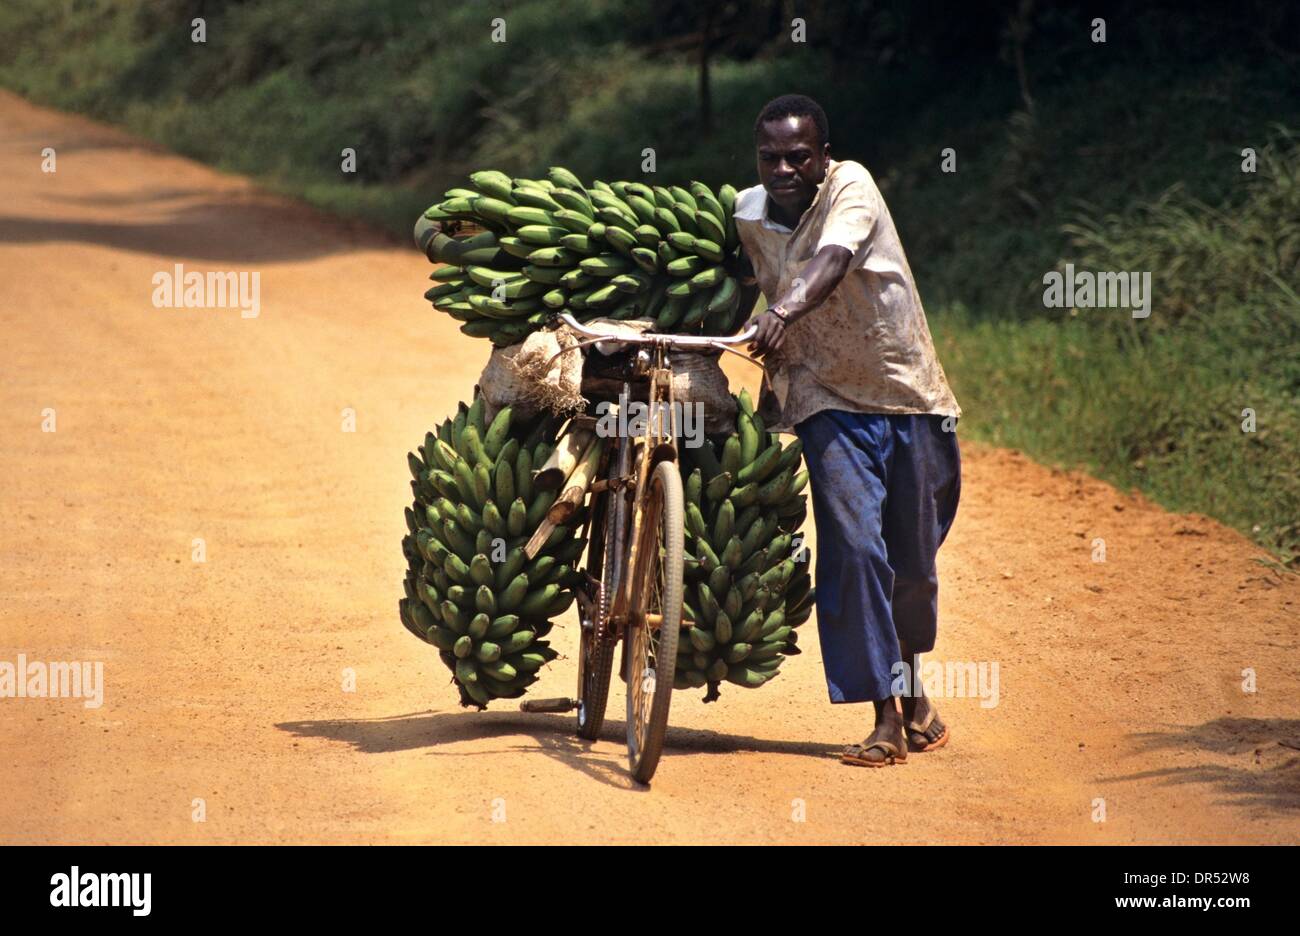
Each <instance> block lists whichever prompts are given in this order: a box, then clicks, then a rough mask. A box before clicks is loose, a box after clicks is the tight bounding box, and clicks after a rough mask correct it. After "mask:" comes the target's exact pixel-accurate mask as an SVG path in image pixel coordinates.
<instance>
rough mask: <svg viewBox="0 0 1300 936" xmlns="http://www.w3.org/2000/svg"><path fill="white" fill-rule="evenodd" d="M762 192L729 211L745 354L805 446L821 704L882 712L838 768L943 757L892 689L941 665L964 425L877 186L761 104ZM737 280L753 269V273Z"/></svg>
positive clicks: (822, 123)
mask: <svg viewBox="0 0 1300 936" xmlns="http://www.w3.org/2000/svg"><path fill="white" fill-rule="evenodd" d="M754 138H755V142H756V144H757V152H758V174H759V179H760V181H761V184H760V185H756V186H753V187H752V188H748V189H745V190H744V191H742V192H740V193H739V194H738V195H737V197H736V226H737V229H738V232H739V235H740V241H741V244H742V246H743V248H744V253H743V259H742V263H741V266H742V271H741V272H742V281H743V282H745V284H746V291H745V293H744V295H743V300H744V302H745V303H746V305H745V306H744V307H745V308H752V305H753V302H754V300H755V299H756V298H757V295H758V291H759V289H761V290H762V292H763V294H764V295H765V296H767V297H768V299H769V301H770V304H769V306H768V308H767V310H766V311H764V312H763V313H762V314H760V315H759V316H757V317H756V318H755V319H754V320H753V321H754V323H755V324H756V325H757V328H758V331H757V334H756V336H755V338H754V341H753V343H752V344H751V345H750V349H751V350H752V351H755V352H756V353H758V354H760V355H762V356H763V360H764V364H765V366H766V367H767V368H768V370H769V373H770V375H771V377H772V381H771V383H772V390H771V391H768V389H767V388H766V387H765V388H764V392H763V394H762V396H761V397H760V412H761V413H762V414H763V416H764V419H765V420H766V422H767V425H768V426H769V428H772V429H779V430H784V431H792V432H794V433H795V434H796V435H798V437H799V438H800V440H802V442H803V446H804V448H803V454H804V458H805V460H806V461H807V463H808V471H809V476H810V482H811V488H812V498H813V516H814V521H815V525H816V530H817V558H816V584H817V628H818V634H819V635H820V638H821V646H822V655H823V660H824V666H825V670H826V682H827V687H828V689H829V692H830V699H831V702H832V703H845V702H866V701H871V702H873V703H874V705H875V727H874V728H873V730H872V732H871V734H870V735H868V736H867V738H866V739H864V740H863V741H862V743H861V744H854V745H850V746H849V747H848V748H846V749H845V750H844V753H843V755H842V756H841V759H842V760H843V761H844V762H845V763H849V764H855V765H860V766H867V767H882V766H886V765H889V764H894V763H901V762H902V761H904V760H906V758H907V752H908V750H909V749H910V750H911V751H913V752H919V751H928V750H933V749H935V748H938V747H942V746H943V745H944V744H946V743H947V741H948V738H949V732H948V728H947V727H946V726H945V725H944V723H943V721H942V720H941V719H940V718H939V717H938V712H937V710H936V708H935V705H934V703H933V702H932V701H931V700H930V699H928V698H926V697H925V696H924V695H921V694H920V685H919V679H918V678H916V676H915V674H914V673H912V674H911V676H912V678H910V679H908V680H907V683H908V688H909V690H910V691H908V692H905V693H904V694H903V695H902V698H901V711H900V707H899V704H898V701H897V700H896V692H895V687H896V683H897V682H898V680H897V676H898V674H899V673H900V672H902V673H909V672H910V670H900V669H898V668H896V665H897V664H898V663H900V662H903V663H905V664H906V666H907V667H913V666H914V665H915V664H916V663H918V662H919V654H921V653H923V652H926V651H929V650H932V649H933V648H934V641H935V633H936V617H937V610H938V579H937V577H936V573H935V554H936V552H937V551H938V549H939V545H940V544H941V543H942V542H943V540H944V537H945V536H946V535H947V533H948V529H949V527H950V526H951V525H952V520H953V516H954V515H955V513H956V510H957V500H958V497H959V495H960V490H961V460H960V455H959V453H958V449H957V436H956V433H955V431H954V430H955V429H956V422H957V417H958V416H960V415H961V410H960V408H959V407H958V406H957V401H956V400H955V399H954V398H953V395H952V391H951V390H950V389H949V388H948V382H947V380H946V378H945V377H944V373H943V368H942V367H940V365H939V361H938V358H937V356H936V355H935V351H934V345H933V343H932V341H931V338H930V330H929V326H928V325H927V323H926V319H925V312H924V311H923V310H922V308H921V300H920V297H919V296H918V294H917V290H916V285H915V283H914V282H913V279H912V271H911V269H910V268H909V267H908V264H907V258H906V257H905V256H904V254H903V248H902V245H901V244H900V243H899V239H898V233H897V232H896V231H895V229H894V222H893V219H892V218H891V217H890V214H889V209H888V208H886V207H885V203H884V200H883V199H882V198H881V195H880V192H879V190H878V189H877V188H876V184H875V182H874V181H873V180H872V178H871V174H870V173H869V172H867V170H866V169H865V168H864V167H863V166H862V165H860V164H859V163H856V162H852V161H836V160H833V159H831V148H830V140H829V130H828V126H827V122H826V115H825V114H824V113H823V111H822V109H821V107H819V106H818V105H817V103H816V102H814V101H813V100H811V99H810V98H807V97H804V96H803V95H786V96H783V97H779V98H776V99H775V100H773V101H771V102H769V103H768V104H767V105H766V106H765V107H764V108H763V110H762V112H761V113H760V114H759V116H758V120H757V121H756V122H755V126H754ZM746 267H747V269H746Z"/></svg>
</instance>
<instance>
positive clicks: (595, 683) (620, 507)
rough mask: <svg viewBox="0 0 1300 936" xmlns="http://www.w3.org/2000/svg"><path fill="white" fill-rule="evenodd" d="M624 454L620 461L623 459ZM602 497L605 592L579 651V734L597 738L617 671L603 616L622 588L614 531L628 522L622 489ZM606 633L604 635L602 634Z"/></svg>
mask: <svg viewBox="0 0 1300 936" xmlns="http://www.w3.org/2000/svg"><path fill="white" fill-rule="evenodd" d="M621 460H622V459H621V457H620V461H621ZM601 498H602V510H601V514H602V517H601V519H602V523H601V531H600V533H599V534H598V536H599V537H600V543H599V548H598V550H593V552H592V555H593V556H595V555H599V560H598V561H599V566H598V567H597V568H596V570H595V571H594V572H593V573H592V574H593V575H594V576H595V577H596V578H597V579H599V580H600V583H601V585H600V587H601V593H600V594H599V595H598V596H597V602H596V614H597V620H596V621H594V622H593V624H594V627H593V630H592V632H591V633H588V632H587V631H586V630H584V631H583V632H582V635H581V639H580V642H579V643H580V646H579V648H578V653H579V655H580V659H579V676H578V712H577V714H578V737H580V738H585V739H586V740H588V741H595V740H596V739H597V738H599V737H600V730H601V728H603V727H604V725H605V709H606V708H607V707H608V705H609V682H610V677H611V676H612V675H613V670H614V644H615V641H614V638H613V637H612V636H611V635H610V634H609V631H608V627H607V626H606V624H605V622H604V621H602V620H600V617H601V616H604V617H605V618H608V615H609V608H610V604H611V603H612V602H613V600H614V595H615V594H616V592H617V590H618V579H619V578H620V573H621V569H622V559H621V557H620V556H617V555H615V551H614V544H615V542H616V539H617V538H616V537H615V536H614V532H615V530H616V529H617V524H618V523H620V522H625V521H624V519H623V518H624V517H625V516H626V512H627V511H626V506H625V504H626V499H625V498H624V497H623V496H622V495H621V493H619V492H606V493H605V494H603V495H601ZM602 634H603V636H602Z"/></svg>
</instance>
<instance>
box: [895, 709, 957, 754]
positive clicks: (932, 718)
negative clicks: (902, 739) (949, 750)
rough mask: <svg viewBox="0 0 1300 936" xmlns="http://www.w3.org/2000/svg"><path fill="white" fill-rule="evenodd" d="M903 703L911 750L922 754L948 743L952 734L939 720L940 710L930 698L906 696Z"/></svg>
mask: <svg viewBox="0 0 1300 936" xmlns="http://www.w3.org/2000/svg"><path fill="white" fill-rule="evenodd" d="M902 702H903V719H904V720H905V721H906V722H907V726H906V727H907V746H908V749H909V750H911V751H913V752H915V753H917V754H920V753H924V752H925V751H933V750H935V749H936V748H941V747H943V746H944V745H945V744H947V743H948V739H949V737H950V736H951V732H949V730H948V726H947V725H945V724H944V723H943V721H942V720H941V719H940V718H939V710H938V709H937V708H935V705H934V703H933V702H931V701H930V699H929V697H928V696H913V697H908V696H904V697H903V700H902Z"/></svg>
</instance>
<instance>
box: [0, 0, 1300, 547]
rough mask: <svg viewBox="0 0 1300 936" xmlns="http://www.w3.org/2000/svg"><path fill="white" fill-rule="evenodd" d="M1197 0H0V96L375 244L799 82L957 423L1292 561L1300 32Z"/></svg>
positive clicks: (733, 171)
mask: <svg viewBox="0 0 1300 936" xmlns="http://www.w3.org/2000/svg"><path fill="white" fill-rule="evenodd" d="M1221 6H1223V5H1215V4H1208V3H1204V4H1202V3H1173V2H1172V0H1170V2H1167V3H1160V2H1156V3H1151V4H1145V5H1143V9H1142V10H1140V11H1137V10H1130V9H1129V8H1128V7H1129V5H1124V4H1116V3H1106V2H1098V3H1092V4H1088V5H1083V4H1074V3H1069V2H1067V3H1064V4H1053V5H1051V6H1050V8H1043V9H1039V10H1038V11H1037V12H1036V13H1033V12H1031V13H1029V14H1022V13H1021V12H1019V11H1023V10H1030V11H1032V10H1033V9H1034V7H1033V5H1032V4H1031V5H1024V4H1021V5H1019V6H1018V5H1017V4H1005V5H999V6H998V7H996V8H995V9H994V10H993V11H991V12H990V11H989V10H987V9H985V8H984V7H983V6H982V5H970V6H953V5H950V4H942V3H931V2H925V0H920V2H917V3H911V4H898V3H890V2H876V3H867V4H844V5H834V4H831V5H822V6H819V7H816V8H815V9H814V8H810V10H809V11H807V12H799V13H798V15H804V16H807V17H808V22H807V29H808V42H807V43H806V44H800V43H792V42H790V41H789V25H788V22H783V17H784V16H785V15H786V12H785V8H784V6H783V5H782V4H779V3H778V4H770V3H767V4H757V3H749V2H732V3H728V4H725V5H720V6H719V5H712V4H703V5H696V4H687V3H676V2H659V3H650V2H649V0H627V2H580V0H532V2H516V3H503V4H502V5H501V9H500V10H499V11H493V10H489V9H488V8H484V7H482V6H480V5H476V4H454V3H442V2H419V0H324V2H321V3H315V4H294V3H291V2H289V0H263V2H259V3H222V2H216V3H214V2H205V3H198V2H196V0H188V2H187V0H119V2H116V3H110V2H108V0H65V2H59V3H50V2H43V0H10V2H9V3H7V4H5V5H4V6H3V7H0V84H3V85H4V86H6V87H9V88H12V89H14V90H16V91H18V92H19V93H22V94H24V95H26V96H28V97H29V98H31V99H33V100H36V101H39V102H42V103H47V104H50V105H53V106H57V107H62V108H66V109H71V110H76V111H80V112H84V113H88V114H91V115H94V116H97V117H100V118H103V119H107V120H111V121H114V122H117V123H120V124H122V125H124V126H126V127H128V128H129V129H131V130H133V131H134V132H136V133H139V134H141V135H144V136H146V137H149V138H151V139H154V140H157V141H159V142H161V143H163V144H165V145H167V146H169V147H172V148H174V149H176V150H178V151H180V152H183V153H185V154H187V155H190V156H193V157H195V158H198V159H202V160H204V161H206V162H209V163H212V164H214V165H217V166H220V167H221V168H223V169H228V170H231V171H236V172H241V173H248V174H251V175H253V176H255V177H256V178H258V179H259V180H261V181H262V182H263V183H264V184H266V185H268V186H270V187H272V188H274V189H276V190H279V191H283V192H287V193H290V194H295V195H298V196H301V197H303V198H306V199H307V200H309V201H311V202H312V203H314V204H316V205H318V206H321V207H323V208H326V209H328V210H331V211H335V212H338V213H341V214H346V215H349V216H354V217H361V218H364V219H368V220H370V221H373V222H375V223H378V224H380V225H382V226H383V227H385V228H386V229H388V230H390V231H392V232H394V234H395V235H397V236H399V237H401V238H403V239H405V238H407V237H408V236H409V233H408V232H409V230H410V226H411V222H412V220H413V218H414V216H415V215H416V214H417V213H418V211H419V210H421V209H423V208H424V207H426V206H427V205H428V204H429V203H430V202H432V201H434V200H435V199H437V197H438V196H439V195H440V193H441V192H442V191H443V190H445V189H446V188H449V187H451V186H453V185H456V184H458V183H459V182H460V181H461V180H463V178H464V177H465V175H466V174H467V173H468V172H469V171H471V170H473V169H479V168H489V167H490V168H498V169H502V170H504V171H506V172H507V173H510V174H511V175H524V176H529V177H538V176H541V175H543V174H544V172H545V169H546V167H547V166H550V165H557V164H558V165H564V166H568V167H571V168H572V169H574V170H575V171H577V172H579V173H580V174H582V175H584V176H589V177H602V178H618V179H634V178H637V177H638V176H639V174H640V171H641V162H642V159H643V155H642V154H643V150H644V149H645V148H646V147H653V149H654V151H655V158H656V162H657V172H658V178H671V179H673V180H679V181H684V180H689V179H699V180H701V181H703V182H705V183H706V184H708V185H710V186H713V187H717V186H718V185H720V184H721V183H723V182H731V183H733V184H735V185H737V186H744V185H749V184H752V183H753V182H754V181H755V170H754V165H753V159H752V156H751V154H750V148H749V144H750V139H751V137H750V132H751V127H752V122H753V118H754V115H755V114H756V112H757V110H758V108H759V107H760V106H761V105H762V103H763V102H764V101H766V100H767V99H768V98H770V97H773V96H775V95H777V94H779V93H782V92H785V91H804V92H806V93H809V94H812V95H813V96H814V97H816V98H817V99H818V100H819V101H820V102H821V103H822V104H823V105H824V106H825V108H826V110H827V112H828V114H829V117H830V121H831V128H832V143H833V146H834V149H835V152H836V155H837V156H840V157H843V158H853V159H858V160H860V161H861V162H863V163H864V164H866V165H867V166H869V167H870V168H871V170H872V171H873V173H874V174H875V175H876V177H877V179H878V180H879V181H880V184H881V187H882V189H883V190H884V192H885V195H886V197H887V199H888V200H889V203H890V207H891V211H892V213H893V215H894V218H895V221H896V222H897V224H898V226H899V228H900V231H901V233H902V236H903V240H904V243H905V244H906V245H907V248H908V253H909V256H910V258H911V261H912V265H913V269H914V270H915V271H916V274H917V277H918V280H919V282H920V286H921V290H922V295H923V296H924V297H925V299H926V302H927V308H928V310H929V314H930V317H931V321H932V326H933V328H934V331H935V334H936V340H937V341H938V343H939V345H940V352H941V355H942V358H943V361H944V364H945V368H946V369H947V371H948V372H949V375H950V377H951V379H952V381H953V384H954V388H955V390H956V392H957V394H958V398H959V399H960V400H961V402H962V404H963V407H964V409H965V410H966V413H967V417H968V418H967V419H966V420H964V423H963V431H964V432H967V433H969V434H972V435H974V436H977V437H981V438H985V439H988V440H991V441H994V442H998V443H1001V444H1007V445H1014V446H1016V447H1019V448H1021V449H1023V450H1025V451H1026V452H1028V453H1030V454H1032V455H1034V456H1036V457H1038V458H1040V459H1044V460H1047V461H1051V462H1056V463H1059V464H1070V465H1075V464H1077V465H1083V466H1086V467H1087V468H1088V469H1089V470H1091V471H1093V472H1094V473H1096V474H1097V475H1099V476H1101V477H1104V478H1106V479H1108V480H1111V481H1114V482H1116V483H1119V484H1121V485H1132V486H1136V487H1138V488H1140V489H1142V490H1144V491H1146V492H1147V493H1149V494H1150V495H1151V496H1153V497H1154V498H1156V499H1157V500H1159V501H1160V502H1162V503H1164V504H1166V505H1168V506H1170V507H1172V508H1175V509H1182V510H1187V509H1191V510H1199V511H1203V512H1206V513H1209V514H1211V515H1214V516H1216V517H1219V518H1221V519H1222V520H1224V521H1225V522H1227V523H1229V524H1231V525H1233V526H1234V527H1236V528H1238V529H1240V530H1242V531H1243V532H1244V533H1246V534H1247V535H1250V536H1252V537H1253V538H1255V539H1256V540H1257V541H1258V542H1260V543H1262V544H1264V545H1266V546H1268V547H1269V548H1271V549H1273V550H1274V551H1275V552H1277V553H1278V554H1279V555H1280V556H1281V557H1282V558H1283V559H1284V561H1289V562H1291V563H1293V564H1294V563H1295V562H1297V561H1300V406H1298V405H1297V404H1300V300H1298V299H1297V291H1298V287H1297V283H1298V282H1300V277H1298V276H1297V262H1298V256H1300V246H1298V244H1300V230H1298V225H1300V221H1298V220H1297V219H1300V195H1298V194H1297V184H1296V174H1297V171H1298V170H1297V166H1298V165H1300V159H1298V158H1297V157H1298V156H1300V149H1298V148H1297V143H1296V139H1295V137H1294V136H1293V135H1292V134H1293V133H1294V132H1295V130H1296V128H1300V96H1298V95H1297V92H1296V90H1295V89H1296V88H1297V87H1300V81H1297V76H1296V68H1297V62H1298V61H1300V56H1298V55H1297V50H1296V48H1295V43H1296V37H1297V36H1298V35H1300V28H1298V24H1297V21H1296V20H1297V15H1296V12H1295V10H1294V9H1289V8H1288V6H1287V5H1283V4H1270V3H1267V2H1264V0H1242V2H1241V3H1237V4H1233V5H1232V6H1231V7H1223V8H1222V9H1220V7H1221ZM703 7H709V8H711V9H712V8H715V7H716V11H715V13H714V14H713V16H714V20H713V21H711V22H710V23H708V24H707V27H706V25H705V24H704V23H703V22H701V21H699V20H698V16H699V15H701V14H700V13H698V12H697V11H698V10H699V9H701V8H703ZM841 7H842V8H843V9H841ZM197 15H202V16H204V17H205V18H206V21H207V41H206V42H205V43H194V42H192V41H191V39H190V30H191V25H190V21H191V19H192V18H193V17H194V16H197ZM497 15H501V16H504V18H505V21H506V28H507V36H506V38H507V41H506V42H504V43H501V42H493V41H492V33H491V29H492V24H491V20H492V18H493V17H494V16H497ZM1094 15H1100V16H1104V17H1106V18H1107V23H1108V32H1109V35H1108V37H1107V42H1106V43H1104V44H1101V43H1094V42H1092V41H1091V39H1090V36H1089V29H1088V26H1087V24H1088V23H1089V22H1090V21H1091V19H1092V17H1093V16H1094ZM705 34H707V35H709V36H710V37H711V41H710V44H709V50H710V54H709V56H708V57H707V86H708V95H707V99H706V98H705V97H704V96H703V95H702V93H701V86H702V79H703V78H704V71H705V70H704V69H703V68H702V67H701V63H700V60H699V55H698V51H699V49H700V47H701V45H702V43H703V36H704V35H705ZM705 100H707V106H706V105H705V103H704V102H705ZM1288 128H1290V129H1288ZM344 147H352V148H354V149H355V150H356V153H357V171H356V173H355V174H353V175H345V174H344V173H342V172H340V160H341V158H342V156H341V151H342V150H343V148H344ZM945 147H952V148H953V149H954V151H955V153H956V159H957V171H956V172H955V173H943V172H941V171H940V151H941V150H942V149H944V148H945ZM1246 147H1251V148H1253V149H1254V150H1256V151H1257V152H1258V154H1259V166H1258V171H1257V172H1254V173H1246V172H1242V171H1241V163H1242V159H1243V157H1242V150H1243V149H1244V148H1246ZM1067 262H1069V263H1073V264H1074V265H1075V266H1076V268H1078V269H1081V270H1082V269H1087V270H1094V271H1097V270H1106V271H1150V272H1151V274H1152V280H1153V293H1154V298H1153V306H1152V314H1151V316H1150V318H1146V319H1133V318H1131V317H1130V316H1129V315H1128V313H1127V312H1126V311H1125V310H1123V309H1078V310H1070V309H1048V308H1045V307H1044V305H1043V300H1042V293H1043V288H1044V287H1043V282H1042V278H1043V275H1044V274H1045V273H1046V272H1048V271H1050V270H1053V269H1058V268H1062V267H1063V266H1064V264H1065V263H1067ZM414 288H419V287H418V286H417V287H414ZM1247 408H1249V409H1252V410H1253V411H1254V413H1255V420H1256V424H1257V427H1256V428H1257V431H1255V432H1253V433H1250V432H1243V431H1242V423H1243V420H1244V419H1245V418H1246V417H1245V416H1243V410H1245V409H1247Z"/></svg>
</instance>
